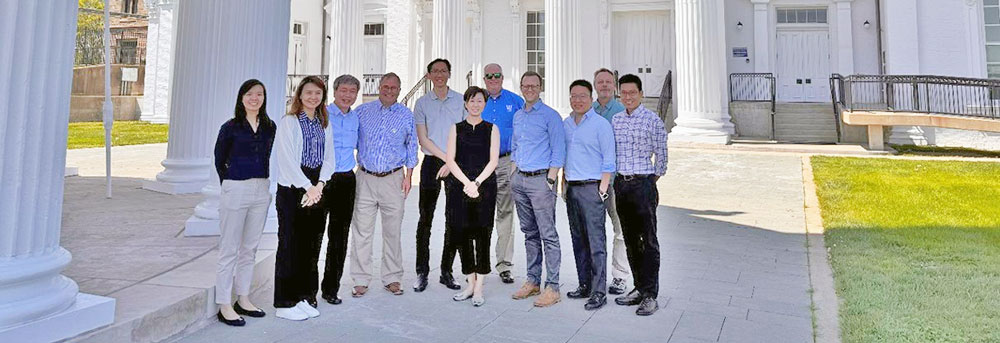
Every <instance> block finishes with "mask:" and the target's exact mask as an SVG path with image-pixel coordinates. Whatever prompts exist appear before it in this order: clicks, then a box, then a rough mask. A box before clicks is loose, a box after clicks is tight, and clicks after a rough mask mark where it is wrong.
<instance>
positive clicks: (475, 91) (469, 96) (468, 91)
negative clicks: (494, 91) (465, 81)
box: [462, 86, 488, 102]
mask: <svg viewBox="0 0 1000 343" xmlns="http://www.w3.org/2000/svg"><path fill="white" fill-rule="evenodd" d="M476 94H482V95H483V100H486V99H487V97H488V95H487V93H486V90H485V89H482V88H479V87H476V86H472V87H469V89H466V90H465V95H463V96H462V100H463V101H465V102H469V99H472V97H474V96H476Z"/></svg>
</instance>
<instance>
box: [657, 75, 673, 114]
mask: <svg viewBox="0 0 1000 343" xmlns="http://www.w3.org/2000/svg"><path fill="white" fill-rule="evenodd" d="M673 102H674V71H673V70H668V71H667V76H666V77H665V78H663V88H661V89H660V101H659V102H657V103H656V112H657V113H659V114H660V120H661V121H663V122H664V123H665V122H667V118H666V117H667V115H669V114H670V104H672V103H673Z"/></svg>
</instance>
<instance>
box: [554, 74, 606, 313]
mask: <svg viewBox="0 0 1000 343" xmlns="http://www.w3.org/2000/svg"><path fill="white" fill-rule="evenodd" d="M569 92H570V107H572V108H573V112H572V113H571V114H570V116H569V117H567V118H566V119H565V120H564V121H563V123H564V129H565V131H566V167H565V168H564V172H563V175H564V177H565V180H566V214H567V216H568V218H569V232H570V236H571V237H572V238H573V253H574V254H573V256H574V258H575V260H576V273H577V278H578V281H579V287H577V289H576V290H574V291H572V292H568V293H566V296H567V297H569V298H570V299H582V298H590V299H589V300H588V301H587V303H586V304H585V305H584V309H586V310H588V311H591V310H596V309H598V308H601V307H602V306H604V304H606V303H607V298H606V295H605V290H606V289H607V282H606V280H607V276H606V275H607V261H608V256H607V252H606V250H607V248H606V247H605V235H606V233H605V231H604V213H605V211H607V207H606V206H605V201H606V200H607V199H608V186H609V185H610V184H611V174H612V173H614V172H615V136H614V131H613V130H612V129H611V123H609V122H608V121H607V120H605V119H604V118H601V117H599V116H598V115H597V113H596V112H594V110H593V108H592V106H591V101H593V95H592V94H593V90H592V87H591V85H590V82H587V81H586V80H576V81H573V83H572V84H570V90H569Z"/></svg>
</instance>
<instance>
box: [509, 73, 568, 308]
mask: <svg viewBox="0 0 1000 343" xmlns="http://www.w3.org/2000/svg"><path fill="white" fill-rule="evenodd" d="M541 86H542V77H541V75H538V73H536V72H533V71H528V72H526V73H524V75H522V76H521V94H523V95H524V108H523V109H521V110H520V111H518V112H517V113H516V114H515V115H514V137H513V138H512V140H511V150H512V153H511V156H512V157H511V159H512V160H513V161H514V164H515V169H516V170H517V171H516V172H515V174H514V177H513V180H512V181H511V192H512V193H513V197H514V203H515V205H516V207H517V217H518V218H519V219H520V222H521V231H522V232H524V247H525V250H526V252H527V254H526V257H527V265H528V266H527V267H528V281H527V282H525V283H524V285H523V286H522V287H521V289H520V290H518V291H517V292H516V293H514V295H513V296H512V298H514V299H524V298H527V297H530V296H533V295H537V294H539V293H541V295H540V296H539V297H538V299H537V300H535V303H534V305H535V306H537V307H547V306H551V305H552V304H555V303H557V302H559V265H560V254H561V253H560V249H559V234H558V233H557V232H556V212H555V210H556V209H555V206H556V188H557V185H556V176H557V175H558V174H559V169H560V168H562V167H563V164H564V163H565V161H566V138H565V136H566V134H565V131H564V130H563V123H562V117H560V116H559V113H556V111H555V110H553V109H552V108H551V107H549V106H547V105H545V104H543V103H542V102H541V101H540V100H539V98H538V97H539V93H540V92H541ZM543 257H544V261H545V269H546V272H547V274H548V275H547V277H546V279H545V290H544V292H540V286H541V282H542V281H541V278H542V261H543Z"/></svg>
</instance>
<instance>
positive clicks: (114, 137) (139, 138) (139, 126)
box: [66, 121, 167, 149]
mask: <svg viewBox="0 0 1000 343" xmlns="http://www.w3.org/2000/svg"><path fill="white" fill-rule="evenodd" d="M166 142H167V125H166V124H150V123H146V122H141V121H116V122H115V124H114V126H112V130H111V145H112V146H122V145H136V144H151V143H166ZM66 143H67V144H66V145H67V148H68V149H82V148H97V147H103V146H104V124H103V123H101V122H84V123H69V139H68V140H67V142H66Z"/></svg>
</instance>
